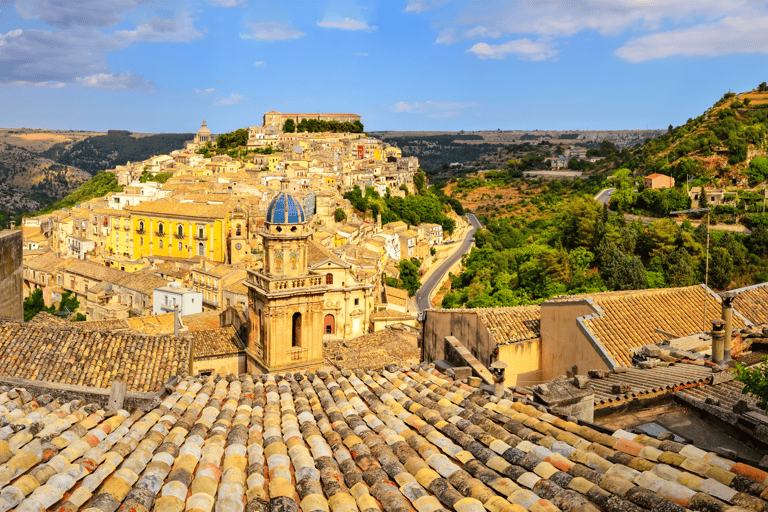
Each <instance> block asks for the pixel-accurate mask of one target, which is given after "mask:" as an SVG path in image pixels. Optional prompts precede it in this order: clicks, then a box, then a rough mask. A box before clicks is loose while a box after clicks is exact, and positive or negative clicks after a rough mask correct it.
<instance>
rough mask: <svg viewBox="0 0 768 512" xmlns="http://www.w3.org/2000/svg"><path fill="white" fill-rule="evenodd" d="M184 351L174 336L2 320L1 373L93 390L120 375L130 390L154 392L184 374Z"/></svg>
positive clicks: (0, 333) (184, 346)
mask: <svg viewBox="0 0 768 512" xmlns="http://www.w3.org/2000/svg"><path fill="white" fill-rule="evenodd" d="M187 347H188V343H187V342H186V341H184V340H183V339H182V338H179V337H175V336H146V335H141V334H134V333H128V332H107V331H94V330H88V329H80V328H76V327H68V326H62V325H50V324H32V323H27V324H25V323H17V322H7V321H0V375H5V376H8V377H14V378H20V379H33V380H42V381H46V382H53V383H62V384H73V385H81V386H92V387H97V388H109V387H110V386H111V385H112V381H113V380H114V379H115V378H116V377H118V376H119V377H122V378H123V379H124V380H125V381H126V383H127V389H128V390H129V391H154V390H156V389H158V388H159V386H161V385H162V384H163V383H164V382H166V381H167V380H168V379H169V378H170V377H171V376H172V375H181V374H184V373H185V371H186V368H187V365H188V361H187Z"/></svg>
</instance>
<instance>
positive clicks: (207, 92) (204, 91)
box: [195, 87, 216, 94]
mask: <svg viewBox="0 0 768 512" xmlns="http://www.w3.org/2000/svg"><path fill="white" fill-rule="evenodd" d="M215 90H216V89H214V88H213V87H209V88H208V89H198V88H197V87H195V94H211V93H212V92H214V91H215Z"/></svg>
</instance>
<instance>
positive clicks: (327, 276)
mask: <svg viewBox="0 0 768 512" xmlns="http://www.w3.org/2000/svg"><path fill="white" fill-rule="evenodd" d="M325 284H333V274H331V273H328V274H325Z"/></svg>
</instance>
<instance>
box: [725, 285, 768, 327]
mask: <svg viewBox="0 0 768 512" xmlns="http://www.w3.org/2000/svg"><path fill="white" fill-rule="evenodd" d="M732 293H734V294H735V295H736V300H735V301H734V302H733V308H734V309H735V310H736V311H737V312H739V313H741V314H742V315H744V317H746V318H747V320H749V321H750V322H752V323H753V324H764V323H768V283H762V284H758V285H754V286H748V287H746V288H740V289H738V290H733V292H732Z"/></svg>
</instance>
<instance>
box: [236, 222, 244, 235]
mask: <svg viewBox="0 0 768 512" xmlns="http://www.w3.org/2000/svg"><path fill="white" fill-rule="evenodd" d="M241 234H242V229H241V228H240V224H238V225H237V227H236V228H235V236H240V235H241Z"/></svg>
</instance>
